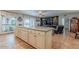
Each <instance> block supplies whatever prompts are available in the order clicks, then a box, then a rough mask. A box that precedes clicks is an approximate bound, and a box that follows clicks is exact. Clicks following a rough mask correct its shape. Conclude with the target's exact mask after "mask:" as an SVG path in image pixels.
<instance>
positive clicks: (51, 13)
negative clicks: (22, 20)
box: [7, 10, 79, 17]
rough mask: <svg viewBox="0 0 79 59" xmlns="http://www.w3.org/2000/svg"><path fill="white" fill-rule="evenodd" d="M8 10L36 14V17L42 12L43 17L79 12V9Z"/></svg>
mask: <svg viewBox="0 0 79 59" xmlns="http://www.w3.org/2000/svg"><path fill="white" fill-rule="evenodd" d="M7 11H8V12H15V13H21V14H27V15H31V16H36V17H40V14H42V15H41V17H51V16H57V15H61V14H67V13H74V12H79V10H7ZM40 11H41V12H40Z"/></svg>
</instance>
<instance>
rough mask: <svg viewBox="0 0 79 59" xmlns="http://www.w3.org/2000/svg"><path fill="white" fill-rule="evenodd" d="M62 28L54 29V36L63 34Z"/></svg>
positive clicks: (59, 26)
mask: <svg viewBox="0 0 79 59" xmlns="http://www.w3.org/2000/svg"><path fill="white" fill-rule="evenodd" d="M63 28H64V26H62V25H58V26H57V27H56V29H55V30H54V32H55V33H56V34H61V33H63Z"/></svg>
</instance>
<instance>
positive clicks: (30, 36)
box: [29, 30, 36, 47]
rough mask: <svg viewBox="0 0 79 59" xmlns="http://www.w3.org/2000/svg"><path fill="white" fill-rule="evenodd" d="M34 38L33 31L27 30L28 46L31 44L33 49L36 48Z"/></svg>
mask: <svg viewBox="0 0 79 59" xmlns="http://www.w3.org/2000/svg"><path fill="white" fill-rule="evenodd" d="M35 37H36V35H35V31H33V30H29V44H31V45H32V46H33V47H36V42H35V41H36V40H35V39H36V38H35Z"/></svg>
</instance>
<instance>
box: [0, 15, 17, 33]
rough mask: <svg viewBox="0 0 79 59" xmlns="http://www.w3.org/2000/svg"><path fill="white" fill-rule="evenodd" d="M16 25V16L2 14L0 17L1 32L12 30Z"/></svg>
mask: <svg viewBox="0 0 79 59" xmlns="http://www.w3.org/2000/svg"><path fill="white" fill-rule="evenodd" d="M15 26H16V17H12V16H2V18H1V32H11V31H14V29H15Z"/></svg>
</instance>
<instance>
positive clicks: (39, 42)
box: [36, 31, 45, 49]
mask: <svg viewBox="0 0 79 59" xmlns="http://www.w3.org/2000/svg"><path fill="white" fill-rule="evenodd" d="M36 48H39V49H41V48H42V49H43V48H45V32H41V31H40V32H39V31H36Z"/></svg>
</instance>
